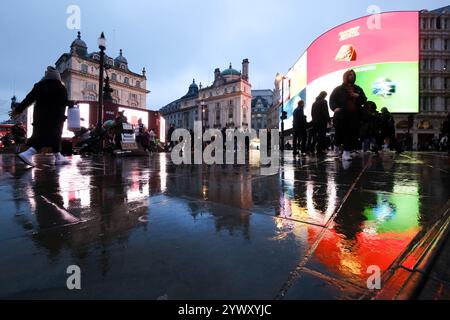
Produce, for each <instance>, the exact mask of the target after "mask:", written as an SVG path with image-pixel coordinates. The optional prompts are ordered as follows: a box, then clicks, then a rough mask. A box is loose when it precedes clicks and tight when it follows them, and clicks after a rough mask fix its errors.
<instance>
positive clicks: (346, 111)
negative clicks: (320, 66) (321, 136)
mask: <svg viewBox="0 0 450 320" xmlns="http://www.w3.org/2000/svg"><path fill="white" fill-rule="evenodd" d="M355 82H356V73H355V71H353V70H348V71H346V72H345V73H344V76H343V83H342V85H340V86H338V87H336V88H335V89H334V90H333V92H332V93H331V96H330V107H331V110H333V111H334V112H335V114H334V118H335V128H336V140H338V143H342V144H343V145H344V153H343V155H342V159H343V160H351V159H352V157H351V153H350V152H352V151H355V150H357V149H358V137H359V126H360V122H361V112H362V106H363V105H364V104H365V103H366V101H367V97H366V95H365V94H364V91H363V89H362V88H361V87H359V86H357V85H356V84H355Z"/></svg>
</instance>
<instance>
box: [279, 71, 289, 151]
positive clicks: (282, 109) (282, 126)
mask: <svg viewBox="0 0 450 320" xmlns="http://www.w3.org/2000/svg"><path fill="white" fill-rule="evenodd" d="M277 79H278V81H280V82H281V117H280V118H281V137H280V139H281V145H280V150H281V152H283V151H284V119H285V118H286V115H285V112H284V80H286V79H289V78H288V77H286V76H281V75H279V76H278V77H277Z"/></svg>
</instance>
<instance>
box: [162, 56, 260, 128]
mask: <svg viewBox="0 0 450 320" xmlns="http://www.w3.org/2000/svg"><path fill="white" fill-rule="evenodd" d="M248 70H249V61H248V59H244V60H243V61H242V72H239V71H237V70H235V69H233V68H232V65H231V64H230V67H229V68H228V69H226V70H224V71H222V72H221V71H220V69H219V68H217V69H215V71H214V82H213V84H212V85H211V86H208V87H204V88H203V87H202V86H201V84H200V86H198V85H197V84H196V83H195V80H194V81H193V82H192V84H191V85H190V86H189V89H188V92H187V93H186V95H184V96H183V97H181V98H179V99H177V100H175V101H173V102H171V103H169V104H168V105H166V106H164V107H163V108H161V109H160V113H161V115H162V117H164V119H165V121H166V131H167V130H168V128H169V127H170V126H171V125H172V124H173V125H174V126H175V127H176V128H185V129H188V130H189V129H194V122H195V121H201V122H202V125H203V128H205V129H207V128H220V129H221V128H251V120H252V118H251V100H252V91H251V84H250V82H249V76H248Z"/></svg>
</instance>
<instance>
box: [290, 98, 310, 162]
mask: <svg viewBox="0 0 450 320" xmlns="http://www.w3.org/2000/svg"><path fill="white" fill-rule="evenodd" d="M304 107H305V102H304V101H303V100H300V101H299V102H298V103H297V108H296V109H295V110H294V113H293V118H294V119H293V129H294V130H293V131H294V142H293V144H294V146H293V149H294V155H298V154H299V151H298V149H299V147H300V150H301V152H302V154H305V152H306V139H307V134H306V133H307V132H306V117H305V111H304Z"/></svg>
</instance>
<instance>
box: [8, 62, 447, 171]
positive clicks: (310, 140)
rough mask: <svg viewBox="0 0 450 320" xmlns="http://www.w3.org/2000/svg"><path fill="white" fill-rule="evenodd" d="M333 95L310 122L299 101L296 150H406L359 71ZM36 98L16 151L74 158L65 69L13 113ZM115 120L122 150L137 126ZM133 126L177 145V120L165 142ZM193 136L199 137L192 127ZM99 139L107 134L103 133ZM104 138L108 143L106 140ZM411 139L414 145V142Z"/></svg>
mask: <svg viewBox="0 0 450 320" xmlns="http://www.w3.org/2000/svg"><path fill="white" fill-rule="evenodd" d="M327 95H328V93H327V92H325V91H323V92H321V93H320V94H319V95H318V96H317V98H316V101H315V102H314V103H313V105H312V110H311V117H312V121H311V122H307V118H306V116H305V113H304V108H305V103H304V101H303V100H300V101H299V102H298V105H297V108H296V109H295V110H294V113H293V134H294V137H293V138H294V139H293V145H292V146H290V144H287V147H288V148H292V149H293V151H294V155H295V156H297V155H299V154H302V155H305V154H306V153H308V152H309V153H310V152H313V153H317V154H324V153H326V152H327V151H328V150H329V149H330V148H331V149H334V150H335V151H337V152H339V154H340V155H342V159H343V160H344V161H350V160H352V158H354V157H355V156H356V155H357V154H358V153H359V152H360V151H361V150H362V151H364V152H366V151H371V152H374V153H378V151H380V150H388V149H391V150H395V151H396V152H398V153H400V152H402V151H403V147H402V143H400V142H399V141H398V140H397V138H396V135H395V122H394V118H393V116H392V114H391V113H390V112H389V110H388V109H387V108H386V107H383V108H381V110H380V112H379V111H378V109H377V105H376V104H375V102H373V101H368V99H367V97H366V95H365V93H364V90H363V89H362V88H361V87H359V86H358V85H356V73H355V72H354V71H353V70H348V71H347V72H345V73H344V76H343V81H342V84H341V85H339V86H337V87H336V88H335V89H334V90H333V92H332V93H331V95H330V98H329V106H328V102H327V100H326V97H327ZM33 103H34V104H35V111H34V113H33V123H32V125H33V133H32V135H31V137H30V138H29V139H26V138H25V129H24V128H23V127H22V126H21V125H20V124H17V125H16V126H14V128H13V130H12V135H13V139H14V141H16V143H17V144H18V145H19V148H20V146H21V145H23V144H25V143H26V145H27V146H28V149H27V150H26V151H24V152H20V149H18V150H16V152H17V156H18V158H19V159H20V160H22V161H23V162H25V163H26V164H27V165H30V166H34V162H33V160H32V157H33V155H34V154H36V153H38V152H39V150H41V149H42V148H44V147H47V148H50V149H51V150H52V151H53V153H54V156H55V164H56V165H61V164H67V163H69V160H67V159H66V158H65V157H64V156H63V155H62V154H61V135H62V129H63V124H64V122H65V120H66V116H65V110H66V106H67V105H69V104H70V101H68V97H67V90H66V88H65V86H64V84H63V82H62V81H61V77H60V74H59V72H58V71H57V70H56V69H55V68H53V67H48V68H47V70H46V72H45V76H44V78H42V80H41V81H39V82H38V83H36V84H35V85H34V87H33V89H32V90H31V91H30V93H29V94H28V95H27V96H26V98H25V99H24V100H23V101H22V103H20V104H19V105H18V106H17V107H16V108H15V109H14V111H13V116H17V115H19V114H21V113H22V112H23V111H24V110H25V109H26V108H27V107H29V106H30V105H31V104H33ZM329 108H330V109H331V110H332V111H333V112H334V116H333V118H331V117H330V115H329V112H328V110H329ZM449 122H450V114H449V115H448V116H447V118H446V120H445V121H444V123H443V126H442V132H441V137H440V138H439V139H434V140H433V146H434V147H435V148H436V150H439V151H444V150H447V151H448V150H449V143H448V136H449V127H450V124H449ZM111 123H112V124H111V125H110V126H105V128H104V132H105V135H107V136H109V137H111V144H112V148H113V149H120V148H121V136H122V133H123V131H124V130H123V129H124V125H125V124H127V128H128V127H130V128H132V127H131V126H129V125H128V121H127V119H126V117H125V116H124V114H123V112H119V113H118V114H117V116H116V118H115V119H114V120H113V121H111ZM332 127H334V134H332V135H328V136H327V132H329V129H331V128H332ZM133 129H134V130H135V131H134V134H135V137H136V143H137V144H138V145H139V146H140V147H141V148H142V149H144V150H146V151H149V152H156V151H170V150H171V149H172V148H173V146H174V142H173V141H172V140H171V139H170V137H171V136H172V133H173V132H174V130H175V127H174V126H173V125H171V127H170V129H169V132H168V139H167V143H166V144H165V145H163V143H162V142H160V141H159V140H158V139H157V136H156V132H155V130H154V129H148V128H146V127H145V125H144V124H143V123H142V119H139V120H138V123H137V125H136V126H135V127H134V128H132V130H133ZM236 130H237V129H236ZM93 132H95V130H91V132H90V133H89V135H88V134H87V132H84V133H83V132H82V135H80V136H85V137H87V136H88V137H89V138H91V139H93V138H95V133H94V136H93ZM222 134H223V140H224V141H225V140H226V137H225V135H226V129H222ZM191 135H192V136H193V132H192V131H191ZM97 138H99V139H100V140H101V139H102V136H101V135H98V132H97ZM5 139H6V138H5ZM5 139H4V140H5ZM99 139H97V140H99ZM269 139H270V138H269ZM100 140H99V141H100ZM101 141H102V143H103V140H101ZM97 142H98V141H97ZM2 143H3V144H8V143H9V141H7V140H5V141H3V140H2ZM408 144H411V141H409V142H408ZM248 147H249V141H246V146H245V148H246V149H247V148H248Z"/></svg>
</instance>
